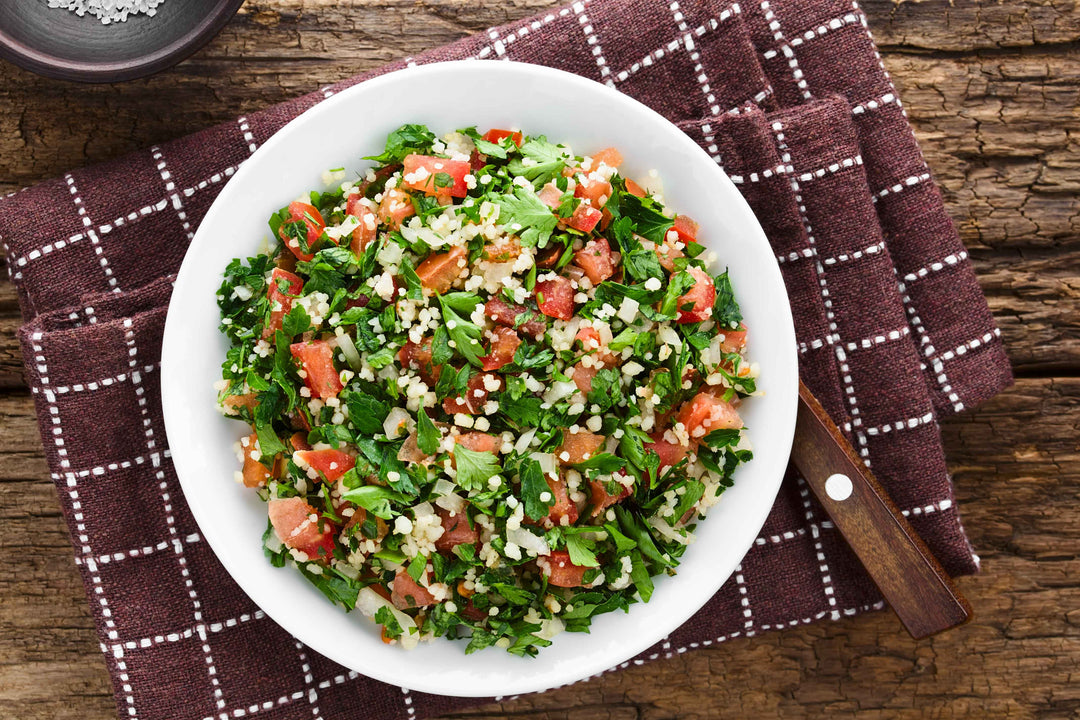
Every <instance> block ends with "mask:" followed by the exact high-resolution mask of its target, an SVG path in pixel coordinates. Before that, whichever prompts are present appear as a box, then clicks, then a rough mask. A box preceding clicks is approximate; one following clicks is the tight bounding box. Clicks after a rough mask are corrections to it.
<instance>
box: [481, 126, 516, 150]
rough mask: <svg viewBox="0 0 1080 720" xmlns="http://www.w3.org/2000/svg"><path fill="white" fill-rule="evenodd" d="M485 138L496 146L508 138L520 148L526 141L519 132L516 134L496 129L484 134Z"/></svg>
mask: <svg viewBox="0 0 1080 720" xmlns="http://www.w3.org/2000/svg"><path fill="white" fill-rule="evenodd" d="M483 137H484V139H485V140H487V141H488V142H489V143H495V144H496V145H497V144H498V143H499V142H501V141H502V139H503V138H505V137H508V138H510V140H511V141H512V142H513V143H514V144H515V145H517V146H518V147H521V141H522V140H524V137H523V136H522V134H521V133H519V132H514V131H512V130H499V129H496V128H492V129H491V130H488V131H487V132H486V133H484V135H483Z"/></svg>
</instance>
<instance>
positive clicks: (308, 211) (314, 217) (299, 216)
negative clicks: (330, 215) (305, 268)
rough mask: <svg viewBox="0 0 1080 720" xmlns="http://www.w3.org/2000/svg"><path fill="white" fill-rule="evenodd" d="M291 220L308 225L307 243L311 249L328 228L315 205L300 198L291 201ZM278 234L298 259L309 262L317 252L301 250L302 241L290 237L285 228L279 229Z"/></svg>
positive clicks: (291, 221)
mask: <svg viewBox="0 0 1080 720" xmlns="http://www.w3.org/2000/svg"><path fill="white" fill-rule="evenodd" d="M289 222H290V223H294V222H302V223H304V225H305V226H307V243H308V247H309V248H311V249H314V248H315V243H316V242H317V241H318V240H319V238H320V237H322V234H323V231H324V230H326V223H325V222H324V221H323V217H322V215H321V214H319V211H318V210H317V209H316V208H315V206H314V205H309V204H308V203H305V202H300V201H299V200H297V201H295V202H291V203H289ZM278 236H279V237H280V238H281V239H282V241H283V242H284V243H285V247H287V248H289V250H291V251H292V254H293V255H295V256H296V257H297V259H299V260H303V261H304V262H307V261H309V260H311V258H313V257H315V253H306V252H304V251H303V250H301V249H300V243H299V242H297V241H296V240H295V239H292V238H289V237H288V236H287V235H286V234H285V231H284V229H280V230H278Z"/></svg>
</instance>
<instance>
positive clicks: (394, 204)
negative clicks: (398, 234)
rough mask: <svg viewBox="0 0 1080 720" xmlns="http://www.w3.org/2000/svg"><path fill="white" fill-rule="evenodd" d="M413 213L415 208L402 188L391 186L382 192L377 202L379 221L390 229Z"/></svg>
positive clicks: (394, 228) (397, 226)
mask: <svg viewBox="0 0 1080 720" xmlns="http://www.w3.org/2000/svg"><path fill="white" fill-rule="evenodd" d="M415 214H416V208H414V207H413V204H412V200H411V199H410V198H409V194H408V193H407V192H405V191H404V190H399V189H398V188H393V189H391V190H387V191H386V192H384V193H383V197H382V202H380V203H379V221H380V222H382V223H383V224H385V225H387V226H388V227H389V228H390V229H391V230H397V229H398V228H400V227H401V223H402V222H403V221H404V220H405V218H407V217H409V216H410V215H415Z"/></svg>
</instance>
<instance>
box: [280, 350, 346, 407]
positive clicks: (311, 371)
mask: <svg viewBox="0 0 1080 720" xmlns="http://www.w3.org/2000/svg"><path fill="white" fill-rule="evenodd" d="M289 350H290V351H291V352H292V356H293V357H294V358H296V359H297V360H299V361H300V363H301V364H302V365H303V366H304V371H305V372H306V373H307V377H306V378H304V383H305V384H306V385H307V386H308V387H309V388H311V392H313V393H315V394H316V395H318V396H319V397H321V398H322V399H323V400H325V399H326V398H331V397H334V396H335V395H337V394H338V393H339V392H341V391H342V389H343V388H344V387H345V386H344V385H342V384H341V378H340V377H339V376H338V371H337V370H336V369H334V349H333V348H332V347H330V343H328V342H326V341H325V340H313V341H310V342H299V343H293V344H292V345H290V346H289Z"/></svg>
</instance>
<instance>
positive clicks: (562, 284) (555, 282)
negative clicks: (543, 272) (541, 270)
mask: <svg viewBox="0 0 1080 720" xmlns="http://www.w3.org/2000/svg"><path fill="white" fill-rule="evenodd" d="M541 296H543V300H541V299H540V297H541ZM536 305H537V307H538V308H540V312H542V313H544V314H545V315H547V316H548V317H553V318H558V319H560V320H569V319H570V318H572V317H574V288H573V286H572V285H571V284H570V281H569V280H567V279H566V278H564V277H562V276H558V277H556V278H554V279H552V280H541V281H540V282H537V283H536Z"/></svg>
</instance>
